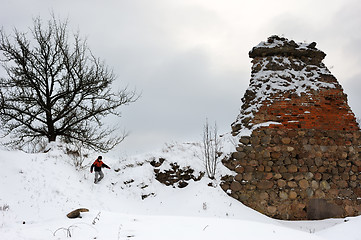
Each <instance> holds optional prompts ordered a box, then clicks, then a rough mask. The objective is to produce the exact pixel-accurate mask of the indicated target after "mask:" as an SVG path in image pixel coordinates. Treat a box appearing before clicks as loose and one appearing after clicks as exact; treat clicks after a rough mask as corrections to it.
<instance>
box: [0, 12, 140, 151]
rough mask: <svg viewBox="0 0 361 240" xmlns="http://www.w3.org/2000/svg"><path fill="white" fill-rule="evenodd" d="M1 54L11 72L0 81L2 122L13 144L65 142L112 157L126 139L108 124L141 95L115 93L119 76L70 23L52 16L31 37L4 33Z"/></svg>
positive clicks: (0, 36)
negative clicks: (110, 153) (70, 28)
mask: <svg viewBox="0 0 361 240" xmlns="http://www.w3.org/2000/svg"><path fill="white" fill-rule="evenodd" d="M29 35H30V36H29ZM69 39H70V41H69ZM0 52H1V53H2V55H1V56H0V57H1V59H0V60H1V64H2V66H3V68H4V69H5V71H6V73H7V76H6V77H1V78H0V88H1V89H0V121H1V122H2V126H3V127H4V129H3V130H4V131H5V134H6V135H10V136H11V137H12V140H11V141H9V142H8V144H9V145H11V146H15V147H18V148H22V149H23V148H24V147H25V146H26V145H27V144H34V142H35V143H37V142H39V141H41V139H43V138H46V139H47V140H48V142H52V141H55V140H56V139H57V138H58V137H59V138H61V139H62V140H64V141H66V142H67V143H72V142H74V141H79V142H81V143H82V144H83V145H84V146H86V147H88V148H91V149H94V150H97V151H103V152H106V151H108V150H110V149H112V148H113V147H114V146H115V145H117V144H118V143H120V142H121V141H122V140H123V139H124V137H125V135H126V134H124V133H123V134H120V135H119V136H116V137H115V136H113V135H112V134H113V133H114V131H115V130H116V129H115V128H109V127H105V126H104V123H103V120H104V117H106V116H107V115H109V114H111V115H116V116H120V111H119V110H118V108H119V107H120V106H122V105H126V104H129V103H132V102H134V101H136V100H137V98H138V96H137V95H136V93H135V91H128V89H127V88H123V89H121V90H119V91H112V89H111V84H112V83H113V81H114V80H115V79H116V77H115V75H114V73H113V71H112V70H110V69H109V68H108V67H107V66H106V65H105V63H104V62H103V61H101V60H99V59H98V58H96V57H95V56H94V55H93V54H92V52H91V51H90V49H89V47H88V45H87V43H86V41H85V40H83V39H81V37H80V36H79V32H77V33H75V34H71V35H69V34H68V22H67V21H60V20H57V19H56V18H55V17H54V16H52V19H51V20H49V21H48V22H47V24H43V22H42V21H41V19H40V18H39V17H38V18H36V19H34V21H33V27H32V28H31V29H30V31H29V33H26V32H20V31H18V30H17V29H15V30H14V34H13V35H12V36H8V35H6V34H5V31H4V29H1V30H0Z"/></svg>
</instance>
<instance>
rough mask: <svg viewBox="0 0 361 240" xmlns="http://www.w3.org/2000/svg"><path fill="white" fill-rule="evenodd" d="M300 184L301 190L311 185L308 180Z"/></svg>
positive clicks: (303, 180)
mask: <svg viewBox="0 0 361 240" xmlns="http://www.w3.org/2000/svg"><path fill="white" fill-rule="evenodd" d="M298 184H299V185H300V188H302V189H306V188H308V187H309V186H310V184H309V183H308V181H307V180H306V179H302V180H300V181H299V182H298Z"/></svg>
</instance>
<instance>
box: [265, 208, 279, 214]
mask: <svg viewBox="0 0 361 240" xmlns="http://www.w3.org/2000/svg"><path fill="white" fill-rule="evenodd" d="M267 212H269V213H270V214H271V215H273V214H275V213H276V212H277V207H275V206H268V207H267Z"/></svg>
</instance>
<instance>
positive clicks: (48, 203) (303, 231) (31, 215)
mask: <svg viewBox="0 0 361 240" xmlns="http://www.w3.org/2000/svg"><path fill="white" fill-rule="evenodd" d="M200 151H201V149H200V147H199V145H197V144H174V145H168V146H166V147H165V148H164V149H162V150H160V151H155V152H152V153H147V154H143V155H138V156H132V157H128V158H125V159H122V158H120V159H110V158H107V157H106V156H105V157H104V162H105V163H106V164H108V165H109V166H111V168H112V169H111V170H108V169H105V170H104V173H105V178H104V179H103V181H101V182H100V183H99V184H96V185H95V184H94V183H93V175H92V174H91V173H90V172H89V165H88V167H86V168H84V169H81V170H79V171H76V170H75V167H74V166H73V164H72V160H71V158H70V157H69V156H67V155H66V154H64V153H63V152H62V151H61V150H59V149H57V150H52V151H50V152H48V153H39V154H26V153H23V152H16V151H12V152H9V151H5V150H1V153H0V154H1V163H2V171H1V172H2V176H1V179H2V180H1V181H0V239H6V240H7V239H10V240H11V239H68V238H71V239H147V240H151V239H157V240H161V239H184V238H187V239H209V240H212V239H240V238H242V239H243V238H246V239H247V238H252V239H263V238H267V239H290V238H292V239H302V240H303V239H341V238H342V239H359V236H358V235H359V230H358V227H357V226H358V225H359V224H360V223H361V218H360V217H357V218H348V219H331V220H324V221H314V222H307V221H305V222H286V221H278V220H274V219H270V218H268V217H266V216H263V215H261V214H260V213H258V212H255V211H253V210H252V209H250V208H248V207H245V206H244V205H242V204H241V203H240V202H238V201H236V200H234V199H232V198H230V197H229V196H228V195H227V194H225V193H224V192H223V191H222V190H221V188H220V187H219V185H218V181H217V180H215V181H211V180H210V179H207V177H203V178H202V180H200V181H193V180H190V181H189V182H188V183H189V184H188V185H187V186H186V187H184V188H178V187H173V186H166V185H164V184H161V183H160V182H158V181H157V180H156V179H155V174H154V167H153V166H152V165H151V164H150V162H151V161H153V160H154V159H159V158H162V159H164V160H165V162H164V163H163V164H162V166H161V167H160V171H162V170H166V169H168V168H169V167H170V164H171V163H174V162H176V163H177V164H178V165H179V166H180V167H186V166H190V167H191V168H192V169H194V172H195V173H197V172H200V171H203V163H202V161H201V160H200V159H199V155H200ZM95 158H96V156H92V157H91V158H89V159H87V164H90V163H92V162H93V160H94V159H95ZM219 171H220V172H224V171H227V170H226V168H224V167H223V166H220V167H219ZM209 183H211V184H209ZM209 185H212V186H209ZM76 208H88V209H89V210H90V211H89V212H85V213H82V214H81V215H82V218H77V219H68V218H67V217H66V214H67V213H69V212H70V211H72V210H74V209H76Z"/></svg>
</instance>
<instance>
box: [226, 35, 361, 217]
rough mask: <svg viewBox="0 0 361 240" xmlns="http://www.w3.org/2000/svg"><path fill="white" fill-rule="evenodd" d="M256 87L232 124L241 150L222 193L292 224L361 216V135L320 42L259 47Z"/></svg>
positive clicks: (230, 163) (272, 40) (254, 53)
mask: <svg viewBox="0 0 361 240" xmlns="http://www.w3.org/2000/svg"><path fill="white" fill-rule="evenodd" d="M249 56H250V57H251V58H252V59H253V60H252V63H253V66H252V72H251V80H250V85H249V88H248V89H247V90H246V92H245V94H244V97H243V98H242V102H243V104H242V106H241V112H240V114H239V116H238V117H237V120H236V121H235V122H234V123H233V124H232V134H233V136H234V137H235V138H236V139H237V142H238V141H239V142H238V146H237V147H236V151H235V152H234V153H233V154H232V155H231V157H230V158H228V159H225V160H223V164H224V165H225V166H226V167H227V168H229V169H230V170H232V171H233V172H234V175H232V176H230V175H229V176H223V177H222V183H221V187H222V188H223V190H224V191H226V192H227V193H228V194H229V195H230V196H232V197H233V198H235V199H237V200H239V201H241V202H242V203H243V204H245V205H247V206H249V207H251V208H252V209H255V210H257V211H259V212H261V213H263V214H265V215H267V216H270V217H273V218H277V219H284V220H306V219H323V218H330V217H346V216H356V215H360V214H361V205H360V204H361V189H360V181H361V173H360V171H361V159H360V153H361V148H360V142H361V138H360V135H361V134H360V129H359V126H358V124H357V122H356V119H355V116H354V114H353V113H352V111H351V109H350V107H349V106H348V103H347V95H346V94H345V93H344V92H343V89H342V87H341V85H340V84H339V83H338V81H337V79H336V78H335V77H334V76H333V75H332V74H331V72H330V71H329V70H328V69H327V68H326V66H325V65H324V64H323V63H322V60H323V59H324V57H325V56H326V54H325V53H324V52H322V51H320V50H318V49H317V48H316V43H311V44H307V43H296V42H294V41H292V40H291V41H290V40H288V39H286V38H283V37H278V36H271V37H269V38H268V40H267V41H266V42H261V43H260V44H259V45H257V46H256V47H254V48H253V49H252V50H251V51H250V52H249Z"/></svg>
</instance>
